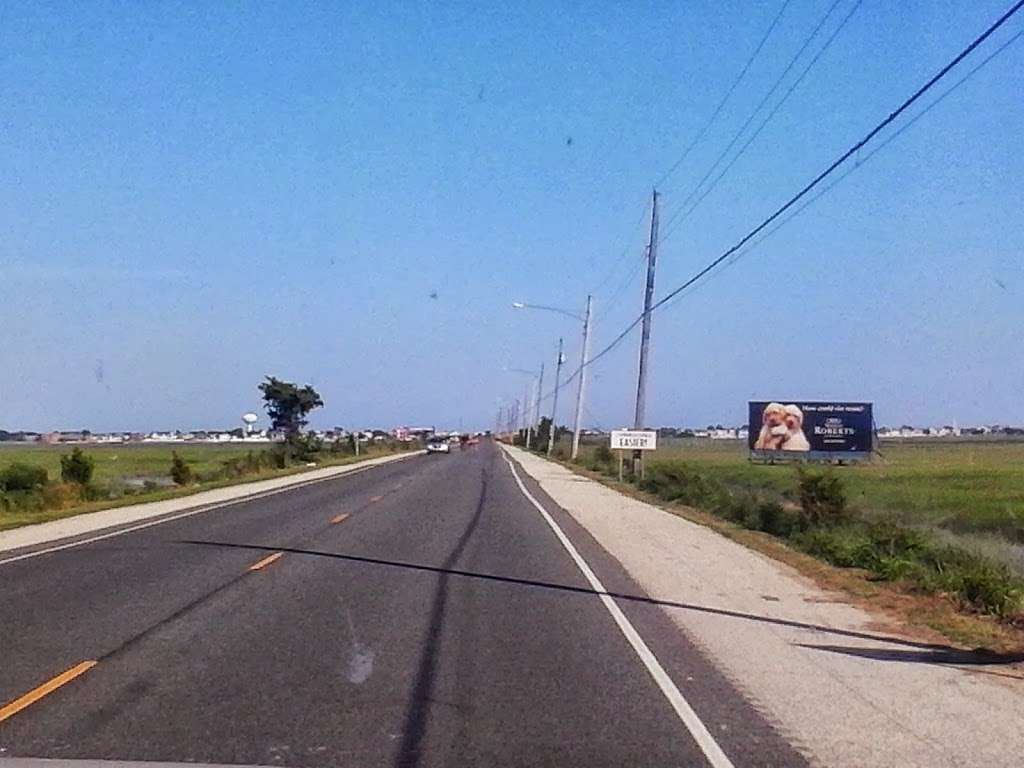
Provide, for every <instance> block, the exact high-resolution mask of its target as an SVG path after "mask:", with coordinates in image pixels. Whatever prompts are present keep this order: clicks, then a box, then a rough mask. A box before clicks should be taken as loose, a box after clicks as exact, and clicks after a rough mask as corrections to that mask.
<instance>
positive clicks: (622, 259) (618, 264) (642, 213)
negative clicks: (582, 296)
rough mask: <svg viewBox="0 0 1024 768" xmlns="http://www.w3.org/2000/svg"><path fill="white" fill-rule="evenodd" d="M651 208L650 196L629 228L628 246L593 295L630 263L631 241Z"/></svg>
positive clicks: (646, 198)
mask: <svg viewBox="0 0 1024 768" xmlns="http://www.w3.org/2000/svg"><path fill="white" fill-rule="evenodd" d="M650 207H651V198H650V196H645V197H644V207H643V210H641V211H640V217H639V218H638V219H637V220H636V223H635V224H633V226H632V227H630V228H629V232H628V234H627V235H626V244H625V245H624V246H623V247H622V250H621V251H620V252H619V255H618V256H616V257H615V260H614V262H613V263H612V267H611V269H609V270H608V272H607V274H605V276H604V278H603V279H602V280H601V281H600V282H599V283H597V285H595V286H594V287H593V288H592V289H591V291H590V292H591V293H592V294H597V293H599V292H600V290H601V289H602V288H603V287H604V286H605V285H606V284H607V283H608V281H609V280H610V279H611V278H612V276H613V275H615V273H616V272H618V271H619V267H621V266H622V265H623V264H625V263H627V262H628V259H626V256H627V255H628V254H629V251H630V250H631V247H632V244H631V243H630V240H631V239H632V238H633V236H634V234H635V233H636V230H637V227H639V226H640V225H641V224H642V223H643V220H644V219H645V218H646V217H647V211H648V210H650Z"/></svg>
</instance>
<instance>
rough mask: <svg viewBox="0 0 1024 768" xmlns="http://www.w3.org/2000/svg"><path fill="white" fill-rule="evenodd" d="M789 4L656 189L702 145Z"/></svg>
mask: <svg viewBox="0 0 1024 768" xmlns="http://www.w3.org/2000/svg"><path fill="white" fill-rule="evenodd" d="M789 3H790V0H784V2H783V3H782V7H781V8H779V12H778V13H777V14H775V17H774V18H773V19H772V23H771V24H769V25H768V29H767V30H766V31H765V33H764V35H763V36H762V37H761V41H760V42H759V43H758V44H757V47H756V48H754V52H753V53H751V54H750V57H749V58H748V59H747V63H746V64H744V65H743V69H741V70H740V73H739V74H738V75H737V76H736V79H735V80H733V81H732V85H730V86H729V89H728V90H727V91H726V92H725V95H724V96H723V97H722V99H721V101H719V102H718V106H717V107H715V110H714V112H712V113H711V117H709V118H708V119H707V122H705V123H704V127H702V128H701V129H700V130H699V131H698V132H697V135H696V136H694V137H693V140H692V141H690V143H689V144H687V146H686V149H684V150H683V154H681V155H680V156H679V158H678V159H677V160H676V161H675V162H674V163H673V164H672V166H671V167H670V168H669V169H668V170H667V171H665V172H664V173H663V174H662V175H661V178H659V179H658V180H657V181H656V182H655V183H654V186H655V187H660V186H661V185H662V184H664V183H665V180H666V179H668V178H669V176H671V175H672V174H673V173H675V172H676V170H677V169H678V168H679V166H680V165H682V164H683V162H684V161H685V160H686V158H687V157H688V156H689V154H690V152H692V151H693V149H694V148H695V147H696V146H697V144H699V143H700V140H701V139H703V138H704V135H705V134H706V133H707V132H708V129H709V128H711V126H712V125H713V124H714V122H715V120H717V119H718V116H719V115H720V114H721V113H722V109H724V108H725V104H726V102H728V101H729V99H730V97H731V96H732V95H733V93H734V92H735V91H736V88H737V87H739V84H740V82H742V80H743V78H744V77H746V75H747V72H748V71H749V70H750V67H751V65H752V64H753V63H754V59H756V58H757V56H758V54H759V53H761V49H762V48H764V44H765V43H766V42H768V38H769V37H770V36H771V34H772V32H773V31H774V30H775V27H776V26H778V24H779V20H780V19H781V18H782V14H783V13H785V11H786V8H787V7H788V6H789Z"/></svg>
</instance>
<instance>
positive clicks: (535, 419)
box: [533, 363, 544, 428]
mask: <svg viewBox="0 0 1024 768" xmlns="http://www.w3.org/2000/svg"><path fill="white" fill-rule="evenodd" d="M543 396H544V363H541V364H540V376H538V377H537V403H536V405H537V412H536V414H535V415H534V417H533V423H534V424H536V425H537V427H538V428H540V399H541V398H542V397H543Z"/></svg>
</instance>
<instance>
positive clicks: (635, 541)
mask: <svg viewBox="0 0 1024 768" xmlns="http://www.w3.org/2000/svg"><path fill="white" fill-rule="evenodd" d="M505 450H506V451H507V452H508V453H509V454H510V455H511V456H512V457H513V458H514V459H515V460H516V461H517V463H518V464H519V466H520V467H521V468H522V470H523V471H524V472H525V473H526V474H528V475H529V476H531V477H532V478H533V479H534V480H536V482H537V483H538V484H539V486H540V487H541V488H542V489H543V490H544V492H545V493H546V494H547V495H548V496H549V497H550V498H551V499H552V500H554V502H555V503H556V504H558V505H559V506H560V507H562V509H564V510H565V512H566V513H567V514H568V515H569V516H571V517H572V518H573V519H574V520H575V521H576V522H578V523H579V524H580V525H581V526H582V528H584V529H585V530H586V531H587V532H588V533H589V534H590V535H591V536H592V537H593V538H594V539H595V540H596V541H597V542H598V544H600V546H601V547H603V548H604V549H605V550H607V551H608V553H609V554H610V555H611V556H612V557H614V558H615V559H616V560H617V561H618V562H619V563H621V565H622V567H623V568H624V569H625V570H626V572H627V573H628V574H629V575H630V576H631V577H632V578H633V579H634V580H635V581H636V582H637V583H638V584H639V585H640V586H641V587H642V588H643V589H644V590H645V591H646V592H647V593H648V594H650V595H651V596H652V597H654V598H656V599H658V600H664V601H667V602H673V603H676V604H678V606H677V607H666V608H664V610H665V612H666V614H667V615H668V616H669V617H670V618H671V620H672V622H673V623H674V624H675V625H676V626H677V627H678V628H679V629H681V630H682V631H683V632H684V633H685V635H686V636H687V637H688V638H689V639H691V640H692V641H693V642H694V643H696V644H697V645H698V646H699V647H701V648H702V649H703V650H704V652H705V653H706V654H707V656H708V657H709V658H710V659H711V660H712V661H713V662H714V664H715V665H716V666H717V667H718V668H719V669H720V670H721V671H722V672H723V673H724V674H725V675H726V677H728V678H729V679H730V680H731V681H732V682H733V683H734V685H736V686H737V687H738V688H739V689H740V690H742V691H743V692H744V694H745V695H746V696H747V697H748V698H749V699H750V700H751V701H753V702H754V703H755V705H756V706H757V708H758V709H759V710H760V711H761V712H762V714H764V715H765V716H766V717H767V718H768V719H769V720H770V721H771V722H772V723H773V724H775V725H776V727H777V728H778V729H779V730H780V731H781V732H782V733H784V734H786V735H787V737H789V738H790V739H791V740H792V741H793V742H794V743H796V744H799V745H801V747H802V748H803V749H804V750H805V751H806V752H807V753H808V754H809V755H810V756H811V757H812V759H814V760H815V761H816V762H820V763H822V764H827V765H850V766H854V765H856V766H890V765H891V766H897V765H899V766H912V765H920V766H947V765H948V766H954V765H968V764H984V765H991V766H1010V765H1016V764H1017V760H1018V757H1019V755H1020V754H1021V753H1022V750H1024V734H1022V732H1021V731H1020V729H1019V727H1018V724H1017V721H1016V720H1017V719H1016V718H1015V717H1014V715H1013V714H1012V713H1015V712H1020V711H1024V682H1022V681H1021V680H1019V679H1016V678H1015V677H1013V676H1012V675H1010V674H1005V673H1004V672H1005V671H1003V672H1001V671H1000V669H999V668H998V667H990V666H984V667H982V666H978V665H975V666H971V667H968V666H967V665H964V664H963V663H961V662H958V660H957V657H956V656H955V654H951V653H950V650H951V649H948V648H943V647H941V646H936V645H933V644H927V643H920V642H917V641H913V640H905V639H902V638H898V637H887V636H881V635H879V634H878V633H877V632H876V631H872V626H873V625H874V617H873V616H871V615H870V614H868V613H867V612H866V611H864V610H861V609H859V608H856V607H853V606H850V605H847V604H845V603H843V602H842V601H841V599H840V598H839V597H838V596H837V595H835V594H831V593H828V592H825V591H823V590H821V589H820V588H819V587H817V586H816V585H814V584H813V583H811V582H810V581H809V580H808V579H805V578H804V577H802V576H800V575H799V574H798V573H797V572H796V571H795V570H793V569H792V568H790V567H788V566H786V565H784V564H782V563H779V562H776V561H773V560H771V559H769V558H767V557H765V556H763V555H761V554H759V553H757V552H753V551H751V550H749V549H746V548H744V547H743V546H741V545H739V544H737V543H736V542H733V541H730V540H728V539H726V538H725V537H723V536H721V535H719V534H717V533H716V532H714V531H712V530H710V529H707V528H704V527H702V526H700V525H697V524H695V523H692V522H689V521H687V520H684V519H682V518H680V517H677V516H674V515H670V514H668V513H666V512H664V511H663V510H660V509H658V508H657V507H654V506H652V505H650V504H646V503H644V502H641V501H638V500H636V499H633V498H630V497H628V496H625V495H623V494H620V493H618V492H616V491H614V490H612V489H610V488H607V487H605V486H603V485H601V484H600V483H596V482H594V481H592V480H588V479H587V478H584V477H582V476H580V475H577V474H575V473H573V472H571V471H570V470H568V469H566V468H564V467H561V466H559V465H557V464H555V463H553V462H548V461H545V460H544V459H541V458H539V457H537V456H534V455H532V454H528V453H526V452H524V451H521V450H519V449H515V448H508V447H506V448H505Z"/></svg>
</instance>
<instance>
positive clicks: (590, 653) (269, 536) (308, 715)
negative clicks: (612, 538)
mask: <svg viewBox="0 0 1024 768" xmlns="http://www.w3.org/2000/svg"><path fill="white" fill-rule="evenodd" d="M523 479H524V481H525V484H526V487H527V488H528V490H529V492H530V493H531V494H532V495H533V496H534V497H535V498H536V499H537V501H538V502H540V503H541V504H542V505H543V507H544V508H545V509H546V510H547V511H548V512H549V513H550V514H551V516H552V519H553V521H554V522H555V523H556V524H557V525H558V526H560V527H561V529H562V530H563V531H564V532H565V534H566V535H567V536H568V538H569V540H571V542H572V544H573V545H575V547H576V548H577V549H578V551H579V553H580V555H581V556H582V558H583V559H584V560H585V561H586V563H587V564H588V565H589V566H590V567H591V568H592V569H593V572H594V574H595V575H596V577H597V578H599V579H600V580H601V581H602V582H603V584H604V586H605V587H606V588H607V590H608V591H609V592H612V593H616V594H618V595H620V597H618V598H616V599H615V602H614V605H615V606H618V607H619V608H620V609H621V611H622V612H623V614H622V615H623V618H624V620H625V621H626V622H627V623H629V625H630V627H632V628H635V630H636V632H637V633H638V636H639V637H640V638H642V641H643V642H644V643H646V647H648V648H649V650H650V652H651V653H652V654H653V656H654V657H655V658H656V659H657V663H659V664H660V667H661V668H662V669H663V670H664V672H665V673H667V676H668V678H670V680H671V682H670V683H669V685H673V684H674V685H675V686H676V687H677V689H678V691H679V692H681V694H682V696H684V697H685V700H686V702H687V703H688V704H689V705H690V706H692V709H693V713H694V716H695V717H696V718H698V719H699V721H700V723H701V725H702V726H703V727H706V729H707V733H708V734H709V736H710V738H711V739H712V741H713V742H714V743H715V744H716V745H717V746H718V747H720V748H721V749H722V750H723V751H724V753H725V755H727V756H728V759H729V760H730V761H731V762H732V764H734V765H736V766H741V765H742V766H748V765H750V766H753V765H758V766H762V765H763V766H767V765H786V766H790V765H803V764H804V761H803V759H802V758H801V757H799V755H798V754H797V753H796V752H795V751H794V750H793V748H792V747H791V746H790V745H789V744H787V742H786V741H785V739H783V738H782V737H780V736H779V735H778V734H777V733H775V732H774V731H773V730H772V729H771V727H770V726H769V725H768V724H767V723H766V722H765V721H764V720H763V719H762V718H761V717H760V716H759V715H758V714H757V713H756V712H755V711H754V709H753V708H752V707H751V706H750V705H749V704H748V703H747V702H746V701H745V700H744V699H743V697H742V696H741V695H740V694H739V693H738V692H737V690H736V689H735V688H734V686H733V685H732V684H731V683H729V682H728V681H726V680H725V679H724V678H722V676H721V675H720V674H719V673H718V672H717V671H716V670H715V669H714V668H713V667H712V666H711V665H710V664H709V663H708V660H707V659H706V658H705V656H704V655H703V654H702V653H701V652H700V651H698V650H697V649H696V648H694V647H693V646H692V645H690V643H689V642H688V641H687V639H686V638H685V637H684V636H683V635H681V634H680V633H679V631H678V630H677V629H676V628H675V627H674V625H673V624H672V623H671V622H670V621H669V619H668V617H667V616H666V614H665V611H666V610H671V608H665V607H663V606H659V605H656V604H653V603H652V602H651V601H649V599H648V598H647V596H646V595H644V593H643V592H642V591H641V590H640V588H639V587H638V586H637V585H636V584H635V583H633V582H632V580H630V579H629V577H628V576H627V575H626V574H625V573H624V572H623V570H622V568H621V567H620V566H619V565H618V563H617V562H615V561H614V560H613V559H612V558H611V557H610V556H609V555H608V554H607V553H606V552H605V551H604V550H603V549H601V548H600V547H599V546H598V545H597V544H596V543H595V542H594V541H593V540H592V539H591V538H590V537H589V535H588V534H587V533H586V532H585V531H583V530H582V529H581V528H580V527H579V526H577V525H576V524H575V523H574V522H573V521H572V519H571V518H569V516H568V515H566V514H565V513H564V512H563V511H561V510H559V509H558V508H557V507H555V505H554V504H553V503H552V502H551V501H550V499H548V498H547V497H546V496H545V495H544V494H543V492H541V491H540V490H539V488H538V487H537V486H536V485H535V484H533V483H532V481H530V480H529V479H527V478H526V477H524V478H523ZM277 553H281V555H280V557H276V558H275V557H273V556H274V555H276V554H277ZM268 558H271V559H270V560H269V561H268V560H267V559H268ZM2 560H3V556H2V555H0V561H2ZM261 561H262V562H265V563H266V564H265V565H263V567H261V568H259V569H257V570H251V568H252V567H253V566H254V565H257V564H260V563H261ZM622 596H624V597H622ZM613 610H614V609H613ZM84 661H95V662H97V663H96V664H95V666H92V667H91V668H88V669H87V671H85V672H84V673H82V674H80V675H79V676H77V677H75V678H74V679H73V680H70V681H69V682H67V683H66V684H64V685H62V686H60V687H57V688H55V689H54V690H52V691H51V692H49V693H47V694H46V695H44V696H42V697H41V698H39V699H38V700H37V701H34V702H33V703H31V704H29V705H28V706H26V707H24V708H23V709H21V710H20V711H18V712H17V713H16V714H13V715H11V716H10V717H8V718H7V719H5V720H3V721H2V722H0V756H4V757H12V756H21V757H57V758H99V759H122V760H161V761H188V762H207V763H247V764H268V765H295V766H305V765H308V766H319V765H352V766H377V765H392V766H440V765H446V766H472V765H480V766H502V765H553V766H588V767H592V766H603V765H607V766H627V765H628V766H639V765H651V766H690V765H693V766H703V765H709V764H710V763H709V759H708V757H707V756H706V755H707V749H706V748H702V746H701V744H700V743H699V740H698V739H695V737H694V736H693V735H692V728H688V727H687V725H686V724H685V723H684V719H682V718H681V717H680V715H679V712H678V708H674V707H673V705H672V703H671V702H670V697H669V696H668V695H666V692H665V688H664V685H661V686H659V684H658V682H657V681H656V678H655V676H653V675H652V673H651V668H650V664H649V663H645V662H644V661H643V659H642V658H641V655H640V654H638V652H637V648H636V644H635V641H633V642H630V641H629V640H627V634H626V633H625V632H624V631H623V629H622V627H621V624H618V623H616V621H615V619H614V618H613V615H612V613H611V612H610V610H609V606H608V605H607V604H606V602H605V601H603V600H602V598H601V597H600V596H598V595H596V594H594V590H593V587H592V582H590V581H588V579H587V578H585V576H584V573H583V571H582V570H581V568H580V566H579V564H578V563H576V562H574V560H573V559H572V558H571V557H570V555H569V553H568V552H567V550H566V548H565V546H564V545H563V544H562V543H561V542H560V541H559V539H558V538H557V536H556V534H555V532H554V530H553V529H552V527H551V525H550V524H549V523H548V522H547V521H546V520H545V519H544V517H543V516H542V515H541V513H540V512H539V511H538V509H537V508H536V507H535V506H534V504H533V503H532V502H531V501H530V500H529V499H528V498H527V497H526V496H525V495H524V493H523V491H522V490H521V489H520V487H519V485H518V484H517V482H516V479H515V477H514V476H513V474H512V470H511V469H510V467H509V465H508V464H507V462H506V460H505V459H504V457H503V455H502V454H501V452H500V451H499V450H498V449H497V448H496V447H495V446H493V445H490V444H488V443H484V444H482V445H480V446H479V447H476V448H471V449H467V450H466V451H464V452H460V451H455V452H453V453H452V454H451V455H450V456H424V457H417V458H413V459H409V460H406V461H401V462H397V463H393V464H386V465H382V466H379V467H375V468H372V469H368V470H366V471H364V472H361V473H358V474H354V475H350V476H345V477H341V478H338V479H333V480H328V481H324V482H321V483H316V484H312V485H307V486H303V487H300V488H297V489H295V490H291V491H288V492H285V493H280V494H277V495H274V496H270V497H267V498H263V499H257V500H253V501H249V502H242V503H238V504H234V505H231V506H227V507H223V508H220V509H214V510H211V511H209V512H204V513H202V514H199V515H195V516H192V517H187V518H182V519H178V520H171V521H169V522H166V523H164V524H161V525H156V526H153V527H150V528H147V529H144V530H140V531H135V532H131V533H126V534H124V535H121V536H115V537H113V538H109V539H105V540H103V541H98V542H94V543H91V544H83V545H81V546H77V547H72V548H69V549H65V550H62V551H59V552H53V553H49V554H42V555H40V556H38V557H31V558H28V559H22V560H19V561H16V562H10V563H7V564H0V706H2V705H3V704H4V703H7V702H11V701H18V700H19V699H20V698H21V697H24V695H25V694H26V693H28V692H30V691H32V690H33V689H35V688H36V687H37V686H39V685H40V684H42V683H45V682H46V681H48V680H51V679H53V678H54V677H55V676H57V675H59V674H60V673H62V672H64V671H65V670H68V669H71V668H74V667H76V665H79V664H80V663H81V662H84Z"/></svg>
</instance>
